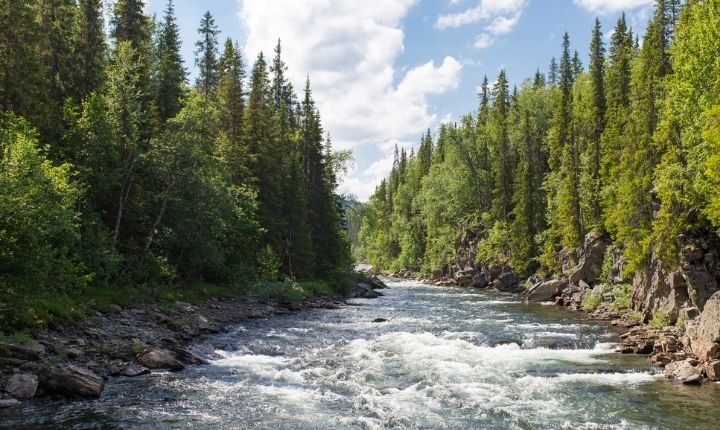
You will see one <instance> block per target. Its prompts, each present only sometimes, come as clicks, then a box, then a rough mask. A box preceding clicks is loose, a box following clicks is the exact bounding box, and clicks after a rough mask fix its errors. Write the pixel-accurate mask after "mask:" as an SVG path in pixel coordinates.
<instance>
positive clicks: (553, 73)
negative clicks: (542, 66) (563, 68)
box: [548, 57, 559, 85]
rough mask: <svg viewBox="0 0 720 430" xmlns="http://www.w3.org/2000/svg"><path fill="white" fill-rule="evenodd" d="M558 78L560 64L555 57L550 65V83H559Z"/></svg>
mask: <svg viewBox="0 0 720 430" xmlns="http://www.w3.org/2000/svg"><path fill="white" fill-rule="evenodd" d="M558 81H559V79H558V65H557V60H556V59H555V57H552V59H551V60H550V67H549V68H548V83H549V84H550V85H557V83H558Z"/></svg>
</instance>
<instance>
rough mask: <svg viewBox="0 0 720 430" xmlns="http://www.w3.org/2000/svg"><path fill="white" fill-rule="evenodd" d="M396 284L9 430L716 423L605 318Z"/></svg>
mask: <svg viewBox="0 0 720 430" xmlns="http://www.w3.org/2000/svg"><path fill="white" fill-rule="evenodd" d="M388 284H389V286H390V289H388V290H384V291H383V292H384V293H385V296H384V297H380V298H379V299H353V300H351V301H350V304H351V305H350V306H347V307H344V308H341V309H329V310H308V311H303V312H298V313H294V314H287V315H279V316H273V317H270V318H261V319H253V320H248V321H246V322H244V323H242V324H240V325H238V326H237V327H236V328H235V329H234V330H232V331H230V332H228V333H225V334H222V335H218V336H215V337H213V338H212V339H210V340H209V341H207V342H205V343H202V344H199V345H196V346H195V349H196V350H197V351H198V352H200V353H203V354H205V355H206V356H210V357H212V358H213V360H212V362H211V365H209V366H193V367H190V368H188V369H186V370H185V371H183V372H179V373H170V372H160V373H154V374H151V375H147V376H143V377H140V378H132V379H131V378H117V379H113V380H111V381H110V382H109V384H108V385H107V387H106V389H105V392H104V393H103V395H102V397H101V398H100V399H98V400H94V401H76V402H68V401H50V400H36V401H33V402H30V403H26V404H24V405H22V406H20V407H17V408H12V409H6V410H2V411H0V427H2V428H15V429H37V428H57V427H61V428H69V429H73V428H76V429H88V428H97V429H113V428H118V429H124V428H148V429H156V428H157V429H196V428H202V429H216V428H217V429H273V430H278V429H396V428H397V429H405V428H407V429H563V428H566V429H704V428H707V429H710V428H718V427H717V425H718V422H720V408H718V405H720V388H719V387H718V386H717V385H715V384H706V385H704V386H702V387H688V386H682V385H679V384H676V383H672V382H668V381H665V380H663V379H662V378H661V377H660V376H659V375H658V374H657V373H658V370H657V369H654V368H652V367H651V366H650V365H649V363H648V361H647V360H645V359H644V358H643V357H638V356H628V355H620V354H617V353H615V352H613V350H614V346H615V344H616V342H617V341H618V334H619V332H618V331H617V330H616V329H614V328H612V327H609V326H608V325H607V324H606V323H603V322H598V321H594V320H591V319H590V318H589V317H588V316H587V315H585V314H583V313H579V312H572V311H569V310H567V309H565V308H562V307H557V306H546V305H540V304H527V303H523V302H522V301H521V299H520V297H519V296H517V295H512V294H503V293H497V292H491V291H485V290H474V289H459V288H457V289H456V288H439V287H434V286H429V285H423V284H420V283H417V282H413V281H394V282H388ZM376 319H385V320H387V321H383V322H374V320H376Z"/></svg>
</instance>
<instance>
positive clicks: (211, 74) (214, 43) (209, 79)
mask: <svg viewBox="0 0 720 430" xmlns="http://www.w3.org/2000/svg"><path fill="white" fill-rule="evenodd" d="M198 33H199V34H200V39H199V40H198V41H197V42H196V43H195V47H196V48H197V50H196V51H195V65H196V66H198V68H199V73H198V78H197V87H198V89H199V90H200V92H201V93H202V94H203V95H205V96H206V97H208V96H209V95H210V94H211V93H212V92H213V91H214V90H215V87H217V82H218V39H217V36H218V34H220V31H219V30H218V28H217V25H215V18H213V16H212V14H211V13H210V11H207V12H205V15H203V18H202V20H201V21H200V27H199V28H198Z"/></svg>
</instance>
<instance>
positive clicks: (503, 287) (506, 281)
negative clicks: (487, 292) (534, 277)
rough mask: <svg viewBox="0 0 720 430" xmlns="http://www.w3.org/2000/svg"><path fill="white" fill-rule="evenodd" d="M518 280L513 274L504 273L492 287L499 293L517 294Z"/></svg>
mask: <svg viewBox="0 0 720 430" xmlns="http://www.w3.org/2000/svg"><path fill="white" fill-rule="evenodd" d="M519 285H520V283H519V281H518V278H517V277H516V276H515V275H514V274H512V273H504V274H502V275H500V276H499V277H498V278H497V279H496V280H494V281H493V283H492V286H493V288H495V289H496V290H498V291H505V292H510V293H513V292H517V291H518V289H519Z"/></svg>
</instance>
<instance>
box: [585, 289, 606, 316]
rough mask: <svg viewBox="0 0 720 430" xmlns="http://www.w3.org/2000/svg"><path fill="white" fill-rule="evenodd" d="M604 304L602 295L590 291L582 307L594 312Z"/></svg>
mask: <svg viewBox="0 0 720 430" xmlns="http://www.w3.org/2000/svg"><path fill="white" fill-rule="evenodd" d="M602 302H603V296H602V294H600V293H598V292H595V291H588V292H587V293H586V294H585V295H584V296H583V299H582V302H581V303H580V306H581V307H582V308H583V309H585V310H586V311H593V310H595V309H597V308H598V306H600V304H601V303H602Z"/></svg>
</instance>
